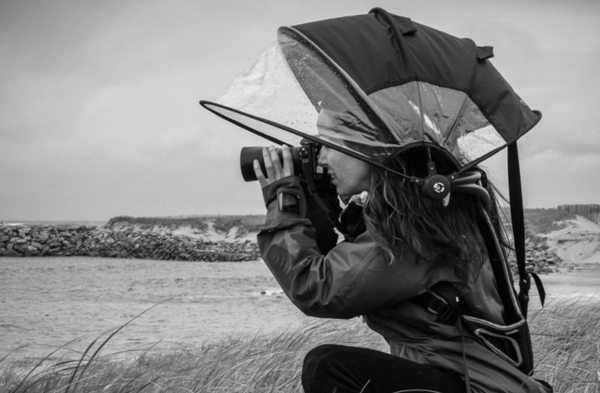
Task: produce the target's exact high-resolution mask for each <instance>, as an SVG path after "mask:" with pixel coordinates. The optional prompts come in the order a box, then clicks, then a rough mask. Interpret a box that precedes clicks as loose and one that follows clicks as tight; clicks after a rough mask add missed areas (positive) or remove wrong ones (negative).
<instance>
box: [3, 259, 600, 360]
mask: <svg viewBox="0 0 600 393" xmlns="http://www.w3.org/2000/svg"><path fill="white" fill-rule="evenodd" d="M542 280H543V282H544V285H545V288H546V292H547V303H548V302H558V301H564V300H575V301H597V300H599V299H600V298H599V296H600V295H599V294H600V269H595V265H590V266H587V267H583V268H582V269H580V270H574V271H570V272H568V271H567V270H566V269H559V272H558V273H552V274H547V275H543V276H542ZM531 295H532V306H533V305H535V304H536V303H538V302H539V298H538V297H537V296H536V295H537V293H536V290H535V289H534V288H532V291H531ZM0 299H1V300H0V358H2V357H4V356H5V355H7V354H9V353H10V355H9V356H8V357H7V358H6V359H5V360H4V364H6V363H10V362H19V361H22V360H24V359H26V358H40V357H44V356H47V355H49V354H50V353H51V352H53V351H54V350H56V349H59V348H61V349H60V350H59V351H58V352H57V353H55V354H53V355H52V356H51V358H50V360H51V361H52V360H58V359H59V358H60V357H61V356H66V357H77V356H79V353H81V352H82V351H84V350H85V348H86V347H87V346H88V345H89V344H90V343H91V342H92V341H93V340H94V339H96V338H98V337H100V336H102V335H103V334H104V333H106V332H108V331H110V330H111V329H116V328H118V327H120V326H122V325H124V324H126V323H128V322H129V321H131V322H130V323H129V324H128V325H127V326H126V327H125V328H124V329H122V330H121V331H120V332H119V333H118V334H117V335H115V336H114V337H113V338H111V340H110V341H109V343H108V344H107V345H106V347H105V348H104V350H103V353H117V352H121V351H127V350H135V351H138V350H139V351H141V350H144V349H147V348H150V347H152V346H155V349H159V350H174V349H180V348H186V347H189V346H195V345H203V344H206V343H211V342H217V341H219V340H226V339H227V338H228V337H236V336H239V335H246V336H248V337H252V336H255V335H261V334H277V333H280V332H283V331H285V330H286V329H288V330H289V329H296V328H299V327H301V326H303V325H306V324H309V323H314V321H315V320H314V318H309V317H307V316H305V315H304V314H302V313H301V312H300V311H298V310H297V309H296V308H295V307H294V306H293V305H292V304H291V302H290V301H289V300H288V299H287V297H286V296H285V295H284V294H283V292H282V291H281V289H280V288H279V286H278V284H277V282H276V281H275V279H274V278H273V277H272V275H271V273H270V272H269V270H268V268H267V267H266V266H265V264H264V263H263V262H262V261H250V262H216V263H208V262H175V261H153V260H133V259H108V258H80V257H70V258H56V257H49V258H2V259H0ZM140 314H142V315H140ZM138 315H139V317H137V318H135V317H136V316H138ZM133 318H135V319H134V320H133V321H132V319H133ZM340 323H341V324H357V323H361V321H360V319H359V318H354V319H352V320H349V321H342V322H340ZM103 337H106V335H105V336H103Z"/></svg>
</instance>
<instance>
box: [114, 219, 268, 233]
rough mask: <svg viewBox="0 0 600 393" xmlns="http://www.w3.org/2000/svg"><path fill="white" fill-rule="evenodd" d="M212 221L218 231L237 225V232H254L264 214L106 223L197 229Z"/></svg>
mask: <svg viewBox="0 0 600 393" xmlns="http://www.w3.org/2000/svg"><path fill="white" fill-rule="evenodd" d="M209 222H212V223H213V228H214V229H215V230H217V231H220V232H228V231H229V230H230V229H231V228H233V227H238V234H240V233H241V234H242V235H243V234H246V233H248V232H256V231H258V230H259V227H260V226H261V225H263V224H264V222H265V216H264V215H259V214H257V215H238V216H235V215H215V216H192V217H129V216H118V217H113V218H111V219H110V220H109V221H108V223H106V227H107V228H113V227H114V226H115V225H117V224H126V225H139V227H140V228H142V229H152V228H154V227H155V226H157V227H165V228H169V229H174V228H178V227H180V226H189V227H191V228H196V229H199V230H202V231H204V230H206V229H208V223H209Z"/></svg>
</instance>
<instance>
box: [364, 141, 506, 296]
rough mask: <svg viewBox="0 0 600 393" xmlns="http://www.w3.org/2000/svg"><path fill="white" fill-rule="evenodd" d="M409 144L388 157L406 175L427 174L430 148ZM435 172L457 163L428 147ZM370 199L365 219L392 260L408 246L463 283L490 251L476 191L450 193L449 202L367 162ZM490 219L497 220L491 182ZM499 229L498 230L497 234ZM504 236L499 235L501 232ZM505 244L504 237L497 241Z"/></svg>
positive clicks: (446, 172) (448, 169)
mask: <svg viewBox="0 0 600 393" xmlns="http://www.w3.org/2000/svg"><path fill="white" fill-rule="evenodd" d="M425 149H426V148H424V147H423V148H422V147H413V148H411V149H409V150H407V151H406V152H403V153H401V154H399V155H398V156H396V157H394V158H392V160H391V162H389V163H386V164H387V165H388V166H389V167H390V168H391V169H394V170H396V171H398V172H402V173H405V174H406V175H408V176H417V177H420V178H424V177H426V176H427V174H428V173H427V168H428V166H427V161H428V158H427V157H428V154H427V151H426V150H425ZM430 154H431V157H432V159H433V162H434V163H435V165H436V169H437V172H438V173H439V174H443V175H449V174H451V173H453V172H455V171H456V166H455V164H454V163H453V162H452V161H451V160H450V159H449V158H448V157H447V156H446V155H445V154H443V153H440V152H437V151H433V150H432V151H431V153H430ZM370 181H371V183H370V189H369V199H368V202H367V203H366V205H365V208H364V218H365V224H366V226H367V228H368V229H369V231H370V232H371V234H372V235H373V237H374V239H375V241H376V242H377V243H378V244H379V245H380V246H381V247H382V248H383V249H384V250H385V251H386V252H387V253H388V254H389V255H390V257H391V263H394V259H395V258H397V257H401V253H402V250H404V249H405V248H406V247H409V248H410V249H412V250H413V251H414V252H415V253H416V255H417V257H419V258H420V259H424V260H428V261H439V260H441V258H443V261H444V263H449V264H450V265H451V266H453V267H454V270H455V273H456V275H457V276H458V277H459V279H460V280H461V282H462V284H463V285H465V286H466V285H467V283H468V282H469V281H471V280H473V279H474V278H475V276H476V275H477V274H478V271H479V267H480V266H481V265H482V264H483V263H484V262H485V260H486V258H487V257H488V253H487V248H486V242H485V239H484V235H483V234H482V230H487V229H483V228H487V225H486V224H485V222H486V221H485V217H484V215H483V209H484V206H483V202H482V201H481V200H479V198H478V197H476V196H474V195H469V194H463V193H457V192H455V193H451V195H450V201H449V204H448V206H443V204H442V202H441V201H436V200H433V199H431V198H429V197H427V196H426V195H425V194H424V192H423V191H422V190H421V187H420V186H419V185H417V184H415V183H413V182H411V181H410V180H408V179H405V178H402V177H400V176H398V175H396V174H394V173H391V172H389V171H386V170H384V169H381V168H377V167H374V166H372V167H371V179H370ZM488 192H489V193H490V196H491V197H492V204H493V207H492V214H491V216H492V223H493V225H494V226H495V227H497V229H499V228H500V225H499V223H500V221H499V219H498V215H497V208H496V206H497V204H496V200H495V197H494V193H493V189H492V186H491V185H490V186H489V187H488ZM502 233H503V232H500V233H498V236H501V235H502ZM501 239H502V240H503V237H501ZM501 242H502V243H503V244H506V242H505V241H501Z"/></svg>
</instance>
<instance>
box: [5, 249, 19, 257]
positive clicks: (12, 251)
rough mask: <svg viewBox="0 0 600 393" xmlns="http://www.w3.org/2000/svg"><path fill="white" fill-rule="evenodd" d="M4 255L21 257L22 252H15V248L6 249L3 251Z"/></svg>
mask: <svg viewBox="0 0 600 393" xmlns="http://www.w3.org/2000/svg"><path fill="white" fill-rule="evenodd" d="M4 256H5V257H22V256H23V255H22V254H20V253H18V252H17V251H15V250H6V251H5V252H4Z"/></svg>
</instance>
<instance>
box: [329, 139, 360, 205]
mask: <svg viewBox="0 0 600 393" xmlns="http://www.w3.org/2000/svg"><path fill="white" fill-rule="evenodd" d="M319 165H320V166H322V167H323V168H327V172H328V173H329V175H330V176H331V183H332V184H333V185H334V186H335V187H336V190H337V193H338V195H341V196H352V195H355V194H359V193H361V192H363V191H366V190H368V189H369V182H370V180H369V172H370V170H369V168H370V167H369V164H367V163H366V162H364V161H361V160H359V159H356V158H354V157H350V156H349V155H347V154H344V153H342V152H339V151H337V150H334V149H330V148H328V147H326V146H323V147H322V148H321V151H320V152H319Z"/></svg>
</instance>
